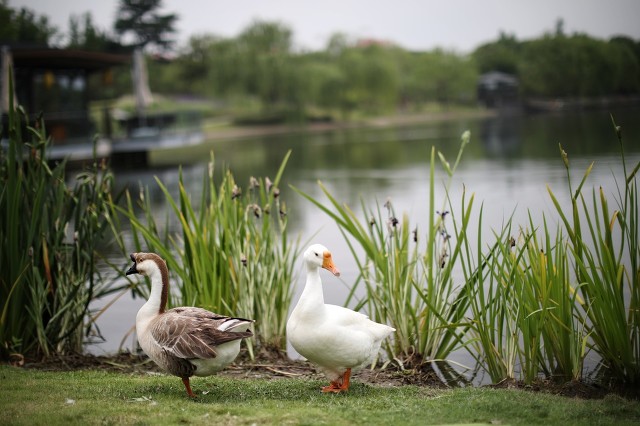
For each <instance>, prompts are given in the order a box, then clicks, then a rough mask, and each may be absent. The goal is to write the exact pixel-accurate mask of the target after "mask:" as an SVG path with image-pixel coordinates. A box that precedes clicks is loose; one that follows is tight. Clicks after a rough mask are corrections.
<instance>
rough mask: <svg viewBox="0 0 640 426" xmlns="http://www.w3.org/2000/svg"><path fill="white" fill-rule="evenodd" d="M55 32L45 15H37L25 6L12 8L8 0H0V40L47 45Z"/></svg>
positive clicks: (56, 31)
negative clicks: (18, 8)
mask: <svg viewBox="0 0 640 426" xmlns="http://www.w3.org/2000/svg"><path fill="white" fill-rule="evenodd" d="M57 33H58V30H57V29H56V27H54V26H53V25H51V24H50V23H49V18H47V17H46V16H38V15H36V13H35V12H34V11H33V10H31V9H29V8H27V7H22V8H20V10H17V9H13V8H11V7H10V6H9V3H8V0H2V1H0V40H3V41H17V42H32V43H38V44H44V45H48V44H49V43H50V42H51V41H53V38H54V37H55V35H56V34H57Z"/></svg>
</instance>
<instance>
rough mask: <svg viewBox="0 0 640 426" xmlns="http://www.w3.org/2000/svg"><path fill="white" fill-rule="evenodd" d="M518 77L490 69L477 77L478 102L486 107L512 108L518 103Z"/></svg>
mask: <svg viewBox="0 0 640 426" xmlns="http://www.w3.org/2000/svg"><path fill="white" fill-rule="evenodd" d="M518 88H519V83H518V79H517V78H516V77H515V76H514V75H511V74H507V73H504V72H500V71H490V72H488V73H485V74H482V75H481V76H480V77H479V78H478V85H477V92H478V102H480V103H482V104H483V105H484V106H486V107H487V108H496V109H501V108H512V107H517V106H518V105H519V98H518Z"/></svg>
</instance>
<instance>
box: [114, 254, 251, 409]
mask: <svg viewBox="0 0 640 426" xmlns="http://www.w3.org/2000/svg"><path fill="white" fill-rule="evenodd" d="M131 260H133V262H134V264H133V266H132V267H131V268H129V270H127V272H126V274H127V275H130V274H136V273H137V274H142V275H146V276H148V277H149V278H151V293H150V295H149V300H148V301H147V303H145V304H144V305H143V306H142V307H141V308H140V310H139V311H138V315H137V316H136V332H137V334H138V342H139V343H140V347H141V348H142V350H143V351H144V352H145V353H146V354H147V355H148V356H149V358H151V359H152V360H153V361H154V362H156V364H158V366H160V367H161V368H162V369H164V370H165V371H167V372H169V373H171V374H173V375H175V376H178V377H180V378H181V379H182V382H183V383H184V386H185V389H186V391H187V394H188V395H189V396H190V397H195V395H194V394H193V392H192V390H191V386H190V382H189V378H190V377H191V376H194V375H195V376H209V375H211V374H214V373H215V372H217V371H219V370H221V369H223V368H224V367H225V366H227V365H228V364H229V363H231V362H232V361H233V360H234V359H235V358H236V357H237V355H238V352H239V351H240V341H241V340H242V339H243V338H246V337H251V336H252V335H253V333H252V332H251V330H250V326H251V323H252V322H253V321H252V320H248V319H244V318H233V317H228V316H225V315H219V314H216V313H213V312H209V311H207V310H206V309H202V308H196V307H179V308H173V309H170V310H165V309H166V304H167V295H168V291H169V273H168V269H167V265H166V263H165V262H164V260H163V259H162V258H161V257H160V256H158V255H157V254H155V253H132V254H131Z"/></svg>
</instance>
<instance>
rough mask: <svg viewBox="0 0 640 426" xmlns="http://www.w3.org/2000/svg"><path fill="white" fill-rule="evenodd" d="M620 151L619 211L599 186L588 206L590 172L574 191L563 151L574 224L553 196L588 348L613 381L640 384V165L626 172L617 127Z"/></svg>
mask: <svg viewBox="0 0 640 426" xmlns="http://www.w3.org/2000/svg"><path fill="white" fill-rule="evenodd" d="M614 127H615V129H616V133H617V136H618V140H619V143H620V148H621V158H622V166H623V167H622V170H623V175H622V176H621V179H619V180H618V182H619V183H618V185H620V186H618V193H617V198H616V204H617V208H616V210H614V211H613V212H611V211H610V208H609V201H608V199H607V197H606V195H605V193H604V191H603V190H602V188H600V189H599V190H598V191H596V190H595V188H594V189H593V190H592V193H591V200H590V202H589V201H587V199H586V198H585V197H584V195H583V192H582V188H583V185H584V183H585V181H586V179H587V177H588V175H589V173H590V172H591V167H592V166H593V164H592V165H591V166H589V168H588V169H587V171H586V172H585V174H584V176H583V178H582V180H581V182H580V184H579V185H578V187H577V189H575V191H573V188H572V184H571V175H570V168H569V159H568V156H567V154H566V153H565V152H564V151H563V150H562V147H560V151H561V154H562V157H563V160H564V164H565V166H566V169H567V180H568V184H569V192H570V194H571V205H572V211H571V217H570V218H571V220H570V218H569V217H567V215H566V214H565V212H563V210H562V209H561V208H560V204H559V202H558V200H557V198H556V197H555V195H554V194H553V192H551V190H549V195H550V196H551V199H552V201H553V203H554V205H555V206H556V208H557V211H558V215H559V217H560V219H561V221H562V224H563V225H564V227H565V229H566V232H567V234H568V235H569V247H570V248H571V252H572V254H573V258H574V259H573V260H574V262H575V264H574V269H575V271H574V273H575V276H576V277H577V281H578V283H580V287H579V292H580V295H581V296H582V297H581V298H580V300H579V301H580V303H579V305H578V307H579V311H580V314H581V315H582V316H584V317H585V318H587V319H588V324H589V325H588V331H589V334H590V337H591V342H590V346H591V347H592V348H593V349H594V350H595V351H596V352H597V353H598V355H600V357H601V358H602V361H603V363H604V365H605V367H606V369H607V370H608V373H610V374H611V375H612V376H613V377H615V378H617V379H618V380H621V381H624V382H627V383H638V382H639V381H640V315H639V314H638V312H639V311H640V268H639V266H640V265H639V262H640V245H639V239H638V238H639V237H638V235H639V232H638V187H637V178H636V174H637V171H638V169H640V163H639V164H638V165H636V166H635V168H634V169H633V170H632V171H631V172H628V170H627V165H626V162H625V156H624V145H623V143H622V136H621V131H620V128H619V127H617V126H616V125H615V122H614Z"/></svg>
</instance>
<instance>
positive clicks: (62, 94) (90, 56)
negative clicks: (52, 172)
mask: <svg viewBox="0 0 640 426" xmlns="http://www.w3.org/2000/svg"><path fill="white" fill-rule="evenodd" d="M0 62H3V64H2V68H1V69H2V70H3V72H2V73H1V74H2V75H0V81H1V82H2V89H3V90H2V96H0V98H2V108H1V113H2V136H4V137H6V130H7V128H6V126H7V121H6V120H7V110H8V107H9V105H8V104H9V101H8V98H9V94H8V87H9V84H8V78H9V77H8V76H9V68H13V76H14V90H13V92H14V96H15V99H14V103H15V104H20V105H22V106H23V107H24V108H25V110H26V111H27V112H28V113H29V114H30V117H31V118H33V117H36V116H37V115H38V114H39V113H44V118H45V120H46V122H47V130H48V134H49V135H50V136H51V137H52V138H53V140H54V143H57V144H67V143H75V142H82V143H87V144H88V143H90V142H91V140H92V138H93V136H94V134H95V132H96V130H95V123H93V122H92V120H91V117H90V115H89V101H90V94H89V92H88V82H87V79H88V78H89V76H90V75H91V74H94V73H102V75H103V81H104V82H105V83H106V84H108V83H109V80H110V79H111V78H112V75H111V68H113V67H117V66H121V65H125V64H128V63H130V62H131V56H130V55H120V54H111V53H102V52H92V51H83V50H73V49H52V48H46V47H45V48H40V47H9V46H2V59H1V60H0Z"/></svg>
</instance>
